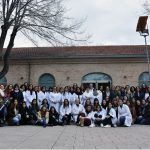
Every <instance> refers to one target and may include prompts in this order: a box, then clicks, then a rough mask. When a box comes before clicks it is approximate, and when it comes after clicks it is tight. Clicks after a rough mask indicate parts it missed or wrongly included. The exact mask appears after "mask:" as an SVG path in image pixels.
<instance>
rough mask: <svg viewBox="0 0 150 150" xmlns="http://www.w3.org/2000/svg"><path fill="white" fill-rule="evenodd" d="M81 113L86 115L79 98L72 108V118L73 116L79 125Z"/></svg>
mask: <svg viewBox="0 0 150 150" xmlns="http://www.w3.org/2000/svg"><path fill="white" fill-rule="evenodd" d="M81 113H84V114H85V109H84V106H83V105H82V104H80V99H79V98H77V99H76V100H75V104H73V106H72V116H73V121H74V122H75V123H76V124H78V123H79V116H80V114H81Z"/></svg>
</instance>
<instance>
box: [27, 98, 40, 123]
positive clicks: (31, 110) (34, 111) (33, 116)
mask: <svg viewBox="0 0 150 150" xmlns="http://www.w3.org/2000/svg"><path fill="white" fill-rule="evenodd" d="M38 112H39V106H38V103H37V100H36V99H33V100H32V103H31V106H29V113H30V116H31V124H32V125H34V124H35V123H36V121H37V119H38V118H37V116H38Z"/></svg>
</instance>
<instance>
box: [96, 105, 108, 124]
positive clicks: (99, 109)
mask: <svg viewBox="0 0 150 150" xmlns="http://www.w3.org/2000/svg"><path fill="white" fill-rule="evenodd" d="M105 116H106V113H105V111H104V110H103V109H102V107H101V106H100V105H98V106H97V107H96V111H95V112H94V123H95V125H96V126H101V127H103V126H104V125H103V120H104V119H105Z"/></svg>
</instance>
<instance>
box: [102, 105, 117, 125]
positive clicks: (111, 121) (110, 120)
mask: <svg viewBox="0 0 150 150" xmlns="http://www.w3.org/2000/svg"><path fill="white" fill-rule="evenodd" d="M103 124H104V127H116V126H117V125H116V124H117V117H116V111H115V109H114V108H113V107H112V103H111V102H109V103H108V107H107V108H106V116H105V119H104V120H103Z"/></svg>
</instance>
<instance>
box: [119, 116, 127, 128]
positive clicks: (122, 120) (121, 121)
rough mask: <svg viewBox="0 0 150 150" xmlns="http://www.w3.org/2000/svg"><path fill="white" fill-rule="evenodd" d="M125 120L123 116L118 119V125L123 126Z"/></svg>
mask: <svg viewBox="0 0 150 150" xmlns="http://www.w3.org/2000/svg"><path fill="white" fill-rule="evenodd" d="M125 119H126V117H125V116H122V117H120V119H119V125H120V126H123V125H124V123H125Z"/></svg>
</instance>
